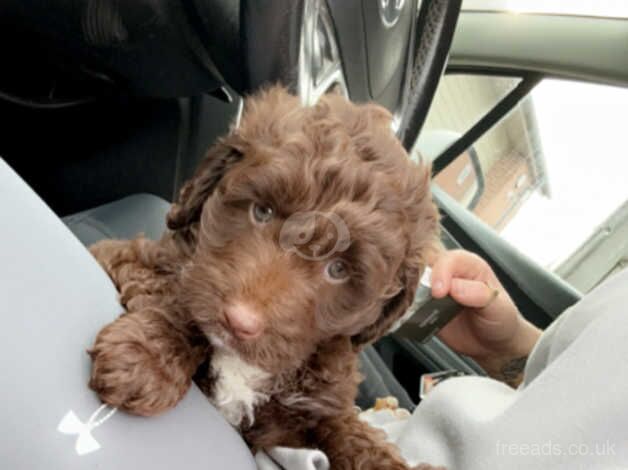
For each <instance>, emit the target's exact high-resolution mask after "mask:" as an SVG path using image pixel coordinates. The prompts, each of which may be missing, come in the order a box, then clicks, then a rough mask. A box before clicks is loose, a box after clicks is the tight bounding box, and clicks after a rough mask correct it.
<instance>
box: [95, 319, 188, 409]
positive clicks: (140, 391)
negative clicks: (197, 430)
mask: <svg viewBox="0 0 628 470" xmlns="http://www.w3.org/2000/svg"><path fill="white" fill-rule="evenodd" d="M132 317H133V315H124V316H122V317H120V318H119V319H118V320H116V321H115V322H113V323H111V324H110V325H108V326H107V327H105V328H104V329H103V330H102V331H101V332H100V333H99V334H98V337H97V338H96V343H95V345H94V347H93V348H92V349H91V350H90V351H89V354H90V355H91V357H92V373H91V378H90V381H89V386H90V388H92V389H93V390H94V391H95V392H96V393H97V394H98V396H99V397H100V399H101V400H102V401H103V402H105V403H107V404H108V405H111V406H114V407H118V408H121V409H123V410H125V411H128V412H129V413H133V414H137V415H142V416H151V415H156V414H159V413H162V412H164V411H166V410H167V409H169V408H171V407H173V406H174V405H175V404H176V403H177V402H178V401H179V400H180V399H181V397H183V395H184V394H185V392H186V391H187V389H188V388H189V386H190V381H191V380H190V377H189V376H188V375H187V374H186V372H185V371H183V370H181V369H179V368H178V367H176V362H177V361H176V360H173V361H171V363H170V364H167V363H166V362H165V358H164V357H162V356H160V351H159V348H158V345H157V348H155V347H152V346H156V345H151V344H150V342H148V341H146V340H147V338H146V335H145V333H146V332H144V331H141V330H140V329H139V327H140V324H139V323H141V322H139V323H138V322H137V321H134V319H133V318H132ZM162 352H163V351H162Z"/></svg>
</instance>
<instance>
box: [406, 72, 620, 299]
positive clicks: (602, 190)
mask: <svg viewBox="0 0 628 470" xmlns="http://www.w3.org/2000/svg"><path fill="white" fill-rule="evenodd" d="M479 78H484V79H487V77H479V76H474V75H457V76H455V80H456V81H457V82H459V83H462V84H464V83H468V84H469V91H470V92H471V90H473V87H477V82H478V79H479ZM491 80H493V81H494V78H491ZM511 80H512V79H511ZM502 83H503V82H502ZM485 86H489V85H488V84H487V85H485ZM463 87H464V85H463ZM502 90H503V88H502ZM438 93H439V96H438V98H437V99H436V100H435V103H434V106H433V109H432V110H431V111H430V116H429V117H428V121H427V125H426V126H425V128H424V132H422V135H421V137H420V139H419V140H418V141H417V144H416V146H415V148H414V149H413V156H416V157H417V158H418V155H419V154H421V156H422V158H431V159H435V158H438V156H439V155H440V154H442V153H443V151H444V150H446V148H447V147H449V146H450V145H451V144H452V143H453V142H455V141H456V137H457V136H458V137H459V135H460V131H459V129H460V121H459V119H460V118H459V117H451V118H449V117H448V116H449V115H451V114H453V113H455V112H456V108H458V109H459V110H460V112H461V113H462V114H464V115H471V114H473V113H474V111H473V110H469V109H464V108H465V107H467V106H472V107H473V108H474V109H477V114H478V115H480V116H484V115H485V114H486V107H487V104H488V107H489V108H492V107H493V106H494V105H495V99H494V98H493V97H490V95H482V94H477V95H476V97H475V99H474V100H473V101H472V100H468V99H462V98H460V95H457V96H456V95H453V94H451V92H450V91H449V90H448V89H447V88H445V87H441V88H439V91H438ZM441 94H442V96H440V95H441ZM498 95H499V93H498ZM502 96H503V95H502ZM457 100H459V102H457ZM452 103H456V104H452ZM471 103H472V104H471ZM627 107H628V89H623V88H618V87H611V86H605V85H599V84H592V83H583V82H573V81H564V80H555V79H544V80H543V81H541V82H540V83H539V84H538V85H537V86H536V87H535V88H534V89H533V90H532V91H531V92H530V93H529V94H528V96H527V97H526V98H525V99H523V100H522V101H521V102H520V103H519V104H518V105H517V107H516V108H514V109H513V110H511V111H510V112H509V113H508V114H506V116H505V117H503V118H502V119H501V120H500V121H499V122H498V123H497V124H496V125H494V126H493V127H492V128H491V129H489V130H488V131H487V132H485V133H484V134H483V135H481V136H480V137H479V138H478V139H477V140H476V141H475V142H473V144H472V145H471V147H469V148H468V149H466V150H465V151H464V152H463V153H461V154H460V155H459V156H458V157H456V158H455V159H454V160H453V161H452V162H451V163H450V164H449V165H448V166H446V167H445V168H444V169H443V170H442V171H441V172H440V173H439V174H438V175H436V177H435V180H434V181H435V184H437V185H439V186H440V187H441V188H442V189H443V190H444V191H446V192H447V193H448V194H449V195H450V196H452V197H453V198H454V199H456V200H457V201H458V202H459V203H461V204H462V205H464V206H465V207H466V208H467V209H468V210H470V211H472V212H473V213H474V214H475V215H476V216H477V217H479V218H480V219H482V220H483V221H484V222H486V223H487V224H488V225H490V226H491V227H493V228H494V229H495V230H496V231H497V232H499V233H500V235H501V236H502V237H503V238H504V239H506V240H507V241H508V242H510V243H511V244H513V245H514V246H515V247H516V248H518V249H519V250H520V251H521V252H523V253H525V254H526V255H528V256H529V257H531V258H532V259H534V260H535V261H537V262H538V263H540V264H541V265H543V266H545V267H546V268H547V269H550V270H552V271H554V272H556V273H557V274H558V275H560V276H561V277H563V278H564V279H565V280H567V281H568V282H569V283H571V284H572V285H574V287H576V288H578V289H580V290H581V291H583V292H587V291H589V290H590V289H591V288H593V287H595V286H596V285H597V284H599V283H600V282H601V281H602V280H604V279H605V278H606V277H608V276H609V275H610V274H612V273H614V272H616V271H618V270H620V269H622V268H623V267H624V266H626V265H628V202H627V201H628V184H627V183H626V176H627V175H628V151H627V150H626V145H625V140H626V139H625V133H626V130H625V125H624V124H623V123H624V121H625V120H624V119H623V117H622V115H623V112H624V110H625V109H627ZM445 135H449V138H445V137H444V136H445ZM436 141H438V142H439V144H435V143H434V142H436Z"/></svg>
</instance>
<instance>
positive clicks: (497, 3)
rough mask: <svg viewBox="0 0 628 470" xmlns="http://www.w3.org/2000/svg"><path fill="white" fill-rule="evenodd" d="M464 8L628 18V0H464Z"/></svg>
mask: <svg viewBox="0 0 628 470" xmlns="http://www.w3.org/2000/svg"><path fill="white" fill-rule="evenodd" d="M462 8H463V9H464V10H476V11H509V12H514V13H546V14H558V15H578V16H598V17H610V18H628V1H626V0H464V2H463V6H462Z"/></svg>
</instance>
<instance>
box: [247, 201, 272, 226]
mask: <svg viewBox="0 0 628 470" xmlns="http://www.w3.org/2000/svg"><path fill="white" fill-rule="evenodd" d="M273 215H274V211H273V208H272V207H269V206H262V205H260V204H257V203H256V202H254V203H253V204H251V218H252V219H253V222H255V223H258V224H265V223H268V222H269V221H270V219H272V218H273Z"/></svg>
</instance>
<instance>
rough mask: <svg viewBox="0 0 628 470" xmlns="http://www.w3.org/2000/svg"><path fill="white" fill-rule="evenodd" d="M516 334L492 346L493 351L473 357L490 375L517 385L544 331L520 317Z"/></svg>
mask: <svg viewBox="0 0 628 470" xmlns="http://www.w3.org/2000/svg"><path fill="white" fill-rule="evenodd" d="M520 319H521V320H520V325H519V326H518V328H517V331H516V334H515V335H514V336H513V337H512V339H511V340H510V341H509V342H507V343H506V344H501V345H498V346H496V347H494V348H492V351H491V353H489V354H485V355H483V356H478V357H472V359H474V360H475V361H476V362H477V363H478V364H479V365H480V366H481V367H482V368H483V369H484V370H485V371H486V372H487V374H488V375H489V376H491V377H493V378H495V379H497V380H500V381H502V382H505V383H507V384H508V385H511V386H512V387H517V386H518V385H519V384H520V383H521V380H522V379H523V370H524V368H525V364H526V362H527V359H528V356H529V355H530V353H531V352H532V349H533V348H534V346H535V344H536V343H537V341H538V339H539V337H540V336H541V333H542V331H541V330H540V329H539V328H537V327H536V326H534V325H533V324H532V323H530V322H529V321H527V320H526V319H524V318H523V317H520Z"/></svg>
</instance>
